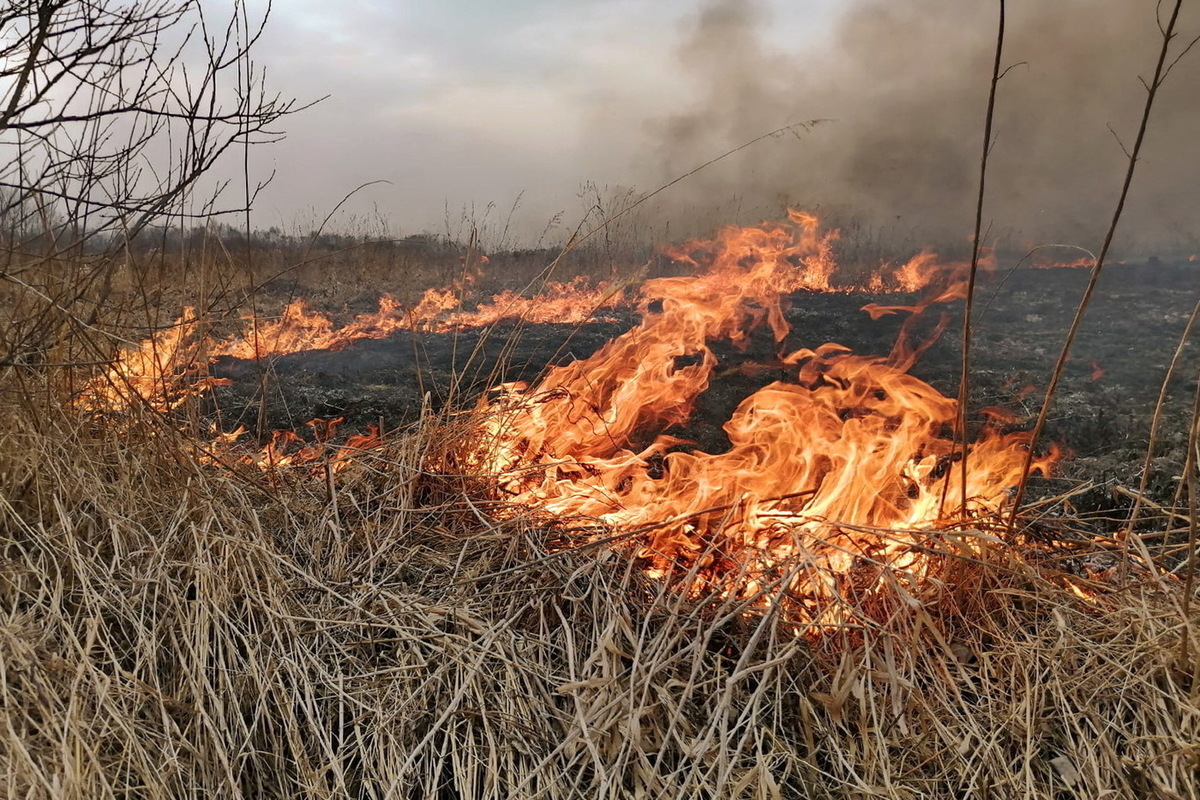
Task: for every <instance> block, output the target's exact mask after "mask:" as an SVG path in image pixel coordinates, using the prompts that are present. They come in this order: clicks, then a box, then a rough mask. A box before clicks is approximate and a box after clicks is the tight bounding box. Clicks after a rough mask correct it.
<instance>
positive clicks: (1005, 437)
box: [457, 212, 1057, 625]
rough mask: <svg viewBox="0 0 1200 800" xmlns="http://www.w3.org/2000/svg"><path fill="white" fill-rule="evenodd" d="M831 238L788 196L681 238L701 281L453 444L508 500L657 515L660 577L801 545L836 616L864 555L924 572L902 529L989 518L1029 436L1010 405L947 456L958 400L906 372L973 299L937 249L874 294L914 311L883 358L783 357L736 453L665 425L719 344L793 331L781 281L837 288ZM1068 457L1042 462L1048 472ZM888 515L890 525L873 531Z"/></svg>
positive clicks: (743, 428)
mask: <svg viewBox="0 0 1200 800" xmlns="http://www.w3.org/2000/svg"><path fill="white" fill-rule="evenodd" d="M832 237H833V234H824V233H822V232H821V231H820V229H819V226H818V222H817V220H816V218H815V217H812V216H811V215H807V214H803V213H800V212H793V213H792V215H791V218H790V222H789V224H788V225H786V226H775V227H769V228H768V227H764V228H745V229H736V228H728V229H725V230H723V231H722V232H721V234H720V235H719V236H718V238H717V239H715V240H712V241H707V242H691V243H688V244H687V245H684V246H682V247H680V248H678V249H677V250H676V251H675V253H674V255H675V256H676V257H677V258H678V259H679V260H681V261H683V262H684V263H688V264H690V265H691V266H693V267H694V268H695V269H696V271H697V274H696V275H695V276H694V277H690V278H659V279H655V280H651V281H648V282H647V283H646V284H644V285H643V287H642V289H641V292H640V295H639V298H638V309H639V311H640V313H641V317H642V321H641V323H640V324H639V325H637V326H636V327H635V328H634V329H632V330H630V331H629V332H627V333H625V334H623V335H621V336H619V337H617V338H615V339H613V340H610V341H609V342H608V343H607V344H606V345H604V346H603V347H602V348H601V349H600V350H599V351H597V352H596V353H595V354H594V355H592V356H591V357H589V358H586V359H582V360H579V361H575V362H572V363H570V364H567V365H565V366H562V367H554V368H551V369H549V370H548V371H547V373H546V375H545V377H544V378H543V379H542V380H541V381H539V382H538V383H537V384H536V385H533V386H530V385H527V384H524V383H511V384H506V385H503V386H501V387H498V389H497V393H496V395H495V396H494V397H492V398H490V399H487V398H485V399H484V400H483V401H482V402H481V406H480V409H479V412H480V423H479V431H478V433H477V436H476V437H475V441H474V444H473V445H472V446H471V447H468V448H467V450H466V452H464V453H460V454H459V455H458V456H457V458H458V460H459V461H460V462H461V463H463V464H466V465H467V466H468V467H469V468H471V469H473V470H474V471H476V472H477V473H479V474H481V475H485V476H489V479H490V480H492V481H494V485H495V491H496V493H497V496H498V497H503V498H504V499H506V500H507V501H508V502H510V503H512V504H513V505H515V506H524V507H527V508H531V509H537V510H539V511H543V512H546V513H548V514H550V515H551V516H552V517H563V518H566V517H570V518H575V517H583V518H589V517H590V518H595V519H597V520H599V521H601V522H603V523H605V524H606V525H608V526H610V527H611V528H612V529H613V530H614V531H617V532H621V531H643V530H644V531H646V535H643V536H641V537H640V540H639V541H640V543H639V547H640V555H641V557H642V558H643V559H644V560H645V561H646V563H647V564H648V568H649V570H650V574H651V575H659V576H666V575H668V574H672V573H675V572H677V570H678V569H679V568H680V567H681V566H683V567H688V568H693V567H694V568H695V569H696V570H697V572H698V574H699V577H700V582H701V583H702V584H706V585H709V586H714V587H721V588H722V589H723V590H725V591H729V592H731V593H734V594H741V593H743V592H750V591H754V587H755V586H756V585H757V581H758V580H759V578H762V579H765V578H766V576H768V575H769V574H772V573H774V572H776V571H778V570H779V569H781V568H784V565H785V564H787V563H789V562H790V561H792V560H794V559H796V558H800V559H801V560H802V561H804V562H805V563H809V564H811V565H812V567H813V570H809V571H803V573H802V574H803V577H802V578H797V583H796V585H795V586H792V587H790V588H791V590H793V592H794V593H795V594H797V595H799V596H805V597H807V598H809V601H810V602H809V603H808V604H809V605H810V606H811V607H810V609H809V618H808V620H807V621H808V622H810V623H812V624H816V625H825V624H829V623H834V622H836V621H837V619H839V615H840V614H841V613H842V612H841V611H838V608H840V605H839V604H837V603H832V602H827V601H830V600H832V599H833V598H835V597H838V596H841V593H842V588H839V585H840V584H841V583H844V582H845V580H856V579H859V578H860V577H861V576H860V575H855V573H856V570H861V568H862V567H863V566H864V565H870V564H876V565H877V564H886V565H889V566H892V567H897V568H900V569H902V570H904V571H906V572H908V573H912V574H914V575H919V574H920V573H921V572H922V570H923V568H924V567H925V566H926V565H925V564H923V563H922V556H921V555H920V554H919V553H918V552H916V550H914V547H913V545H915V544H917V543H918V538H919V537H916V536H913V535H906V534H903V533H902V532H904V531H931V530H939V529H944V528H948V527H954V526H957V525H962V524H971V523H972V522H974V523H976V524H977V525H978V524H985V522H986V520H987V519H994V518H996V517H997V516H998V515H1000V514H1001V513H1002V512H1003V511H1005V510H1007V506H1008V503H1009V502H1010V495H1009V492H1010V490H1011V489H1012V487H1014V486H1015V485H1016V484H1017V483H1018V482H1019V480H1020V469H1021V465H1022V463H1023V461H1024V457H1025V449H1026V447H1027V445H1028V441H1029V436H1028V434H1027V433H1024V432H1019V431H1018V432H1005V431H1004V430H1003V426H1004V424H1005V423H1007V422H1010V421H1011V419H1012V418H1011V416H1007V415H1005V414H1003V413H1002V412H999V411H997V410H989V412H990V415H989V419H988V422H986V423H985V426H984V429H983V433H982V434H981V436H980V437H979V438H978V439H977V440H976V441H975V442H972V443H971V444H970V447H969V452H970V455H971V458H972V462H973V464H974V465H975V466H974V468H973V469H972V470H970V471H968V472H966V473H963V472H960V471H957V470H953V469H950V465H951V464H953V462H954V461H955V460H956V457H955V453H956V451H957V445H956V443H955V440H954V436H953V434H950V435H947V434H946V431H947V430H951V431H952V430H953V427H954V419H955V416H956V414H957V410H958V409H957V404H956V403H955V401H954V400H952V399H949V398H946V397H944V396H942V395H941V394H940V393H938V392H937V391H936V390H935V389H933V388H932V387H930V386H929V385H928V384H925V383H924V382H922V381H920V380H918V379H917V378H915V377H913V376H911V375H909V374H908V372H907V370H908V369H909V368H910V367H911V366H912V364H913V362H914V361H915V360H916V358H917V357H918V356H919V355H920V353H921V352H922V350H923V348H924V347H926V346H927V345H928V342H925V343H922V344H918V345H913V344H912V343H911V342H910V341H909V338H910V335H911V333H912V323H913V320H914V319H915V318H916V317H917V316H918V315H920V314H921V313H923V312H925V311H926V310H927V309H928V308H930V307H931V306H933V305H934V304H936V303H940V302H947V301H949V300H956V299H961V298H962V297H963V295H964V288H965V283H964V272H965V270H964V269H963V268H961V267H955V266H952V265H941V264H933V265H927V266H928V269H927V275H929V276H932V279H931V281H930V283H929V284H928V293H927V296H926V298H925V299H924V300H922V301H920V302H918V303H916V304H914V305H910V306H893V307H879V306H872V307H868V308H867V310H868V311H870V312H871V313H872V316H877V315H882V314H886V313H903V312H906V313H908V314H909V315H910V316H909V318H908V319H907V320H906V321H905V323H904V325H903V327H902V330H901V336H900V338H899V340H898V341H897V344H896V346H895V347H894V348H893V351H892V353H891V354H890V355H889V356H887V357H866V356H858V355H854V354H853V353H851V352H849V351H848V350H847V349H846V348H844V347H841V346H839V345H836V344H832V343H828V344H824V345H821V346H820V347H818V348H816V349H809V348H802V349H800V350H795V351H792V352H790V353H784V354H782V355H781V356H780V361H781V363H783V364H785V365H786V366H787V368H788V370H789V372H791V377H790V379H789V380H786V381H776V382H775V383H772V384H770V385H768V386H766V387H764V388H762V389H760V390H759V391H757V392H755V393H754V394H753V395H751V396H750V397H748V398H746V399H745V400H743V401H742V403H741V404H740V405H739V406H738V408H737V409H736V410H735V411H734V414H733V416H732V417H731V418H730V419H729V420H728V421H727V422H726V423H725V425H724V430H725V432H726V434H727V436H728V438H729V441H730V448H729V449H728V450H727V451H725V452H721V453H706V452H702V451H701V450H699V449H698V448H696V447H694V446H691V445H689V444H688V443H686V442H683V441H682V440H679V439H677V438H675V437H673V436H671V435H670V434H669V433H668V431H669V429H670V428H671V427H672V426H675V425H679V424H681V423H684V422H686V421H687V420H688V419H689V417H690V415H691V413H692V411H693V409H694V407H695V403H696V400H697V398H698V397H699V396H700V395H701V394H702V393H703V392H704V391H705V390H706V389H707V388H708V387H709V384H710V382H711V379H712V377H713V375H714V372H715V369H716V366H717V363H718V359H717V357H716V355H715V354H714V352H713V350H712V349H711V347H710V344H711V343H713V342H715V341H722V340H723V341H727V342H730V343H732V344H733V345H734V346H735V347H745V346H746V345H747V344H748V342H749V337H750V334H751V331H752V330H753V329H754V328H756V327H759V326H763V327H766V328H769V330H770V331H771V334H772V336H773V339H774V341H775V342H776V345H777V346H778V347H783V345H784V340H785V337H786V336H787V334H788V333H789V330H790V326H789V325H788V323H787V321H786V319H785V317H784V314H783V307H782V295H783V294H784V293H789V292H795V291H803V290H809V291H830V290H831V289H832V286H833V284H832V282H831V277H832V275H833V274H834V272H835V268H836V265H835V263H834V262H833V258H832V250H831V247H830V245H831V242H832ZM945 323H946V320H945V319H943V320H942V322H941V324H939V326H938V331H939V332H940V330H941V329H942V328H944V325H945ZM681 359H682V361H681ZM647 441H648V442H649V443H648V444H646V442H647ZM1056 458H1057V456H1056V454H1054V453H1051V454H1050V455H1048V456H1045V457H1043V458H1040V459H1037V460H1036V461H1035V462H1034V467H1033V468H1035V469H1038V470H1039V471H1042V472H1045V471H1046V470H1048V469H1049V467H1050V466H1051V465H1052V464H1053V462H1054V461H1055V460H1056ZM947 494H948V495H949V496H950V497H958V496H963V497H966V498H967V504H966V507H965V509H960V512H959V513H958V514H953V513H949V512H948V511H947V507H946V504H945V502H944V499H945V497H946V496H947ZM880 530H882V531H890V532H891V534H890V535H879V534H878V533H875V532H872V531H880ZM797 574H798V575H799V574H801V573H797ZM746 576H750V577H749V578H747V577H746ZM754 576H758V577H757V578H756V577H754ZM879 579H882V578H879ZM814 603H815V605H813V604H814Z"/></svg>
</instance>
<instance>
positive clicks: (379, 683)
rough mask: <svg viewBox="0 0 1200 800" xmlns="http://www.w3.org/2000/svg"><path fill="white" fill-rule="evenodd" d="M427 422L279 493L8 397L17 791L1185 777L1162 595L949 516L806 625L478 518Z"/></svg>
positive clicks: (464, 792)
mask: <svg viewBox="0 0 1200 800" xmlns="http://www.w3.org/2000/svg"><path fill="white" fill-rule="evenodd" d="M439 424H440V423H439V421H438V420H436V419H426V420H424V421H423V423H422V424H420V425H417V426H416V427H415V428H413V429H412V430H411V431H409V432H407V433H405V434H404V435H400V436H396V437H394V438H392V439H390V440H389V441H388V442H387V443H386V444H385V445H384V446H383V447H382V448H379V449H376V450H373V451H371V452H370V453H368V454H366V455H363V456H361V457H359V458H357V459H355V460H354V462H353V465H352V466H351V467H350V468H348V469H346V470H344V471H342V472H341V473H340V474H339V475H338V476H337V480H336V481H335V482H333V483H331V484H323V483H321V482H314V481H310V480H296V481H282V482H279V481H276V482H265V481H264V480H263V475H262V473H261V472H260V471H259V470H257V469H251V468H248V467H247V468H242V469H235V470H232V471H227V470H212V469H208V468H203V467H201V466H199V465H198V464H197V463H196V462H194V461H191V460H189V459H186V458H181V457H180V456H179V452H180V450H179V449H178V447H176V446H175V443H174V442H172V441H171V437H173V436H175V435H176V434H175V433H174V432H173V430H171V429H170V428H165V427H158V426H156V425H154V424H151V425H150V426H149V427H147V428H145V429H142V430H141V432H140V433H136V432H135V433H131V434H129V435H131V436H133V438H119V437H117V436H115V435H113V434H112V433H111V432H109V431H104V430H97V429H94V428H90V427H88V426H80V425H79V424H78V423H77V422H76V421H75V420H74V419H73V418H71V417H70V416H69V415H60V414H55V413H49V414H48V413H46V412H45V410H44V409H35V408H33V407H31V406H23V407H16V408H10V409H9V410H8V411H7V412H6V413H5V414H4V418H3V427H2V430H3V434H2V436H3V440H2V444H3V446H2V447H0V453H2V454H3V455H2V456H0V459H2V461H0V497H2V498H3V504H2V506H0V526H2V530H3V531H4V540H3V553H2V557H3V563H4V569H3V570H2V571H0V600H2V606H0V607H2V609H3V614H4V617H3V620H2V622H0V669H2V670H3V680H2V681H0V686H2V687H3V688H2V689H0V692H2V695H0V709H2V711H0V716H2V717H3V720H4V735H3V736H2V737H0V772H2V774H3V785H4V786H5V788H6V792H7V796H9V797H102V796H137V797H180V796H223V797H238V796H245V797H280V798H283V797H288V798H292V797H328V796H352V797H380V798H382V797H396V796H405V797H471V798H487V797H493V798H502V797H505V798H506V797H630V796H668V797H828V798H848V797H889V798H890V797H897V798H899V797H917V796H922V797H959V796H978V797H984V796H990V797H1070V796H1077V797H1104V796H1111V797H1195V796H1197V789H1196V787H1197V785H1198V784H1197V781H1196V778H1197V774H1198V769H1200V767H1198V763H1200V762H1198V757H1200V752H1198V751H1197V748H1196V742H1197V740H1198V735H1200V709H1198V707H1197V697H1196V691H1197V688H1196V687H1197V685H1200V684H1197V683H1196V677H1197V676H1196V675H1195V674H1194V669H1195V663H1196V660H1195V657H1194V656H1195V653H1194V651H1193V652H1192V654H1191V655H1192V657H1191V658H1190V659H1189V658H1186V657H1184V655H1185V654H1184V653H1182V651H1181V636H1182V635H1184V633H1185V631H1187V632H1190V637H1191V642H1192V643H1193V644H1192V647H1194V643H1195V641H1196V634H1197V633H1198V632H1197V631H1196V630H1195V626H1194V623H1192V622H1185V621H1183V620H1181V618H1180V615H1179V606H1178V603H1179V599H1180V592H1179V587H1178V584H1177V583H1173V582H1168V581H1156V580H1145V579H1144V576H1137V579H1136V580H1132V581H1130V582H1129V583H1128V584H1122V585H1121V586H1120V587H1119V588H1118V589H1113V588H1111V587H1110V588H1108V589H1106V590H1104V591H1101V592H1099V593H1098V594H1096V595H1094V596H1092V597H1090V598H1089V599H1088V600H1086V601H1085V600H1081V599H1080V598H1079V597H1077V596H1076V595H1075V594H1074V593H1073V592H1072V591H1070V589H1069V587H1068V586H1067V584H1065V583H1063V581H1062V580H1061V579H1060V578H1061V573H1059V572H1056V571H1055V570H1054V568H1053V562H1052V561H1047V562H1046V563H1041V564H1037V563H1034V560H1033V558H1032V557H1030V556H1028V555H1027V554H1026V553H1025V552H1024V551H1023V550H1022V549H1021V548H1013V547H1007V546H1003V545H1001V544H1000V543H998V542H995V541H992V540H990V539H988V538H986V537H975V538H973V539H971V541H970V542H967V541H966V537H963V540H962V541H961V542H956V540H955V538H954V537H946V538H945V539H944V540H942V541H941V543H940V544H936V543H932V542H931V543H930V550H931V551H932V552H931V554H930V559H931V562H930V563H931V567H930V572H929V577H930V580H928V581H927V582H925V583H924V584H923V585H922V587H921V589H920V591H917V592H913V591H911V590H910V589H909V588H906V587H904V586H902V585H901V584H900V583H899V582H896V581H891V580H885V581H882V582H875V583H873V584H872V585H871V587H870V590H869V592H867V593H865V594H864V595H863V596H861V597H858V598H854V599H855V601H856V602H857V603H858V605H859V607H860V608H861V609H862V615H861V617H860V619H859V620H857V621H856V623H855V624H853V625H847V626H845V627H843V628H841V629H840V630H837V631H832V632H830V633H828V634H826V635H824V636H821V637H818V638H815V639H814V638H812V637H806V636H798V635H797V632H796V629H795V626H794V624H793V623H792V622H791V621H790V620H789V619H788V616H787V614H786V612H785V609H786V608H787V603H786V602H782V601H781V600H782V595H783V594H784V593H785V592H786V584H785V583H784V582H782V581H775V582H770V581H763V582H762V583H761V584H760V585H759V586H758V587H757V588H756V589H755V590H754V591H753V592H752V593H749V594H747V595H745V596H739V597H735V596H731V595H729V594H727V593H713V592H698V593H687V592H678V591H674V590H672V589H671V588H670V587H669V584H668V583H667V582H665V581H661V580H655V579H652V578H650V577H648V576H647V574H646V573H645V572H644V571H643V570H642V569H640V568H639V566H638V561H637V559H636V558H635V557H634V556H635V553H633V552H631V550H630V549H629V548H626V547H623V546H621V545H620V543H610V544H609V545H606V546H600V545H597V544H595V543H594V542H593V543H591V544H587V545H583V546H578V547H572V546H569V545H570V544H571V543H572V542H571V537H572V535H573V534H572V533H571V532H569V531H564V530H561V529H560V530H552V529H550V528H548V527H546V526H544V525H539V524H537V523H536V521H535V520H533V519H531V518H530V517H529V516H518V517H514V518H511V519H498V518H496V517H495V516H494V515H492V514H490V513H488V511H489V509H488V508H487V507H486V505H484V504H485V503H486V500H481V499H480V498H478V497H477V496H473V495H472V494H470V493H466V494H464V493H463V490H462V488H463V487H462V486H461V485H460V484H458V483H457V482H455V481H452V480H448V479H446V478H439V477H436V476H432V475H429V474H427V473H425V472H424V471H423V470H422V469H421V465H422V464H423V463H425V462H427V461H428V460H429V459H430V458H431V456H432V455H434V453H432V452H431V448H433V449H436V448H437V447H438V445H439V439H438V438H437V437H436V436H434V435H433V432H434V431H435V430H437V429H438V425H439ZM574 535H575V536H576V539H575V543H576V544H578V543H579V542H580V541H582V540H583V537H584V535H583V534H574ZM587 541H590V539H589V540H587ZM1028 552H1029V553H1033V552H1034V551H1033V550H1029V551H1028ZM1056 576H1058V577H1057V578H1056ZM867 620H869V621H870V622H869V624H865V621H867Z"/></svg>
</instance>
